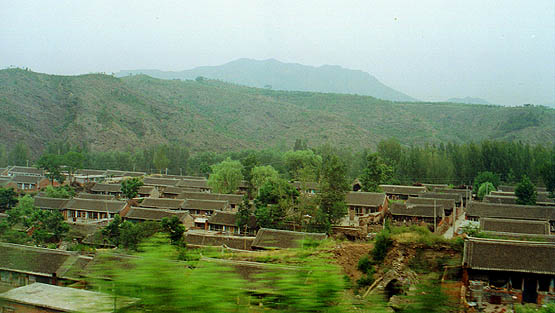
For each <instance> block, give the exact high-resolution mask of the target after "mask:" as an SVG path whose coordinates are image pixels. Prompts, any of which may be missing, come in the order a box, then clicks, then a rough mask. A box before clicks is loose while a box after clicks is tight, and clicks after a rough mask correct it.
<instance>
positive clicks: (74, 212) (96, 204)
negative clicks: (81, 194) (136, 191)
mask: <svg viewBox="0 0 555 313" xmlns="http://www.w3.org/2000/svg"><path fill="white" fill-rule="evenodd" d="M126 207H127V203H126V202H123V201H115V200H94V199H79V198H73V199H71V200H69V201H68V202H67V203H66V205H65V206H64V208H63V210H62V214H63V215H64V217H65V219H66V220H69V221H73V222H78V221H87V220H100V219H107V218H113V217H114V216H115V215H116V214H120V213H121V212H122V211H123V210H124V209H125V208H126ZM120 215H121V214H120Z"/></svg>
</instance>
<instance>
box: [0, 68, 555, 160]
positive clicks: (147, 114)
mask: <svg viewBox="0 0 555 313" xmlns="http://www.w3.org/2000/svg"><path fill="white" fill-rule="evenodd" d="M0 112H2V114H0V125H2V126H1V127H0V148H1V146H2V145H7V146H13V145H14V144H15V143H16V142H18V141H25V142H26V143H27V144H28V145H29V146H30V147H31V148H32V149H33V151H40V150H41V149H42V148H43V147H44V145H45V144H46V143H47V142H49V141H52V140H66V141H68V142H72V143H79V142H82V143H86V144H87V145H88V146H89V147H90V149H91V150H96V151H99V150H100V151H107V150H110V149H113V150H125V149H130V150H133V149H134V148H136V147H148V146H151V145H153V144H157V143H160V144H162V143H176V144H180V145H184V146H186V147H187V148H188V149H190V150H191V151H192V152H199V151H232V150H240V149H262V148H268V147H274V146H288V147H292V146H293V143H294V142H295V139H305V140H308V142H309V143H310V145H311V146H318V145H320V144H324V143H330V144H332V145H334V146H337V147H343V148H353V149H364V148H374V147H376V145H377V143H378V142H379V141H380V140H383V139H388V138H392V137H395V138H397V139H399V141H400V142H401V143H402V144H405V145H421V144H440V143H447V142H455V143H462V142H475V141H480V140H485V139H488V140H509V141H510V140H518V141H522V142H526V143H543V144H548V143H549V144H552V143H553V142H554V140H555V123H553V121H554V120H555V110H554V109H550V108H547V107H542V106H521V107H503V106H495V105H487V106H486V105H468V104H461V103H456V104H455V103H423V102H406V103H398V102H391V101H387V100H380V99H376V98H373V97H369V96H357V95H345V94H330V93H316V92H303V91H296V92H292V91H278V90H268V89H263V88H252V87H245V86H241V85H236V84H230V83H224V82H221V81H216V80H208V79H204V80H199V81H195V80H185V81H181V80H162V79H156V78H152V77H148V76H146V75H133V76H130V77H125V78H116V77H113V76H109V75H102V74H89V75H80V76H58V75H47V74H40V73H34V72H30V71H24V70H20V69H6V70H0Z"/></svg>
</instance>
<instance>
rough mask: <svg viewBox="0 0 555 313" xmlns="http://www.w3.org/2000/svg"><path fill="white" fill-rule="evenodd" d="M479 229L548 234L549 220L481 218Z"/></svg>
mask: <svg viewBox="0 0 555 313" xmlns="http://www.w3.org/2000/svg"><path fill="white" fill-rule="evenodd" d="M480 230H483V231H493V232H502V233H517V234H535V235H549V222H547V221H529V220H512V219H499V218H481V219H480Z"/></svg>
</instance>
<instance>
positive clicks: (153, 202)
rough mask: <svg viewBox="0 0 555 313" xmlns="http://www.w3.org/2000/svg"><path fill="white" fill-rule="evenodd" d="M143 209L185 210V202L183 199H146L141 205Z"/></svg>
mask: <svg viewBox="0 0 555 313" xmlns="http://www.w3.org/2000/svg"><path fill="white" fill-rule="evenodd" d="M139 206H140V207H143V208H158V209H173V210H178V209H183V208H185V200H183V199H164V198H145V199H143V202H141V204H140V205H139Z"/></svg>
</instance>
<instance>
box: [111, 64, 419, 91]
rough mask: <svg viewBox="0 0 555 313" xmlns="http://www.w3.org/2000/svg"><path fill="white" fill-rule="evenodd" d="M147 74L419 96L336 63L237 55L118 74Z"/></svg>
mask: <svg viewBox="0 0 555 313" xmlns="http://www.w3.org/2000/svg"><path fill="white" fill-rule="evenodd" d="M130 74H146V75H148V76H151V77H155V78H161V79H195V78H197V77H199V76H202V77H206V78H210V79H218V80H223V81H226V82H230V83H235V84H240V85H245V86H250V87H257V88H268V89H274V90H294V91H316V92H326V93H344V94H358V95H365V96H372V97H376V98H380V99H384V100H391V101H417V100H416V99H414V98H412V97H410V96H408V95H406V94H404V93H402V92H400V91H397V90H395V89H392V88H390V87H388V86H386V85H384V84H382V83H381V82H380V81H379V80H377V79H376V77H374V76H372V75H370V74H368V73H366V72H363V71H358V70H350V69H346V68H342V67H340V66H337V65H323V66H320V67H314V66H307V65H302V64H296V63H283V62H280V61H277V60H274V59H269V60H263V61H259V60H252V59H238V60H235V61H232V62H229V63H226V64H223V65H219V66H202V67H196V68H194V69H191V70H185V71H181V72H171V71H170V72H165V71H159V70H127V71H121V72H119V73H117V74H116V76H118V77H125V76H128V75H130Z"/></svg>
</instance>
